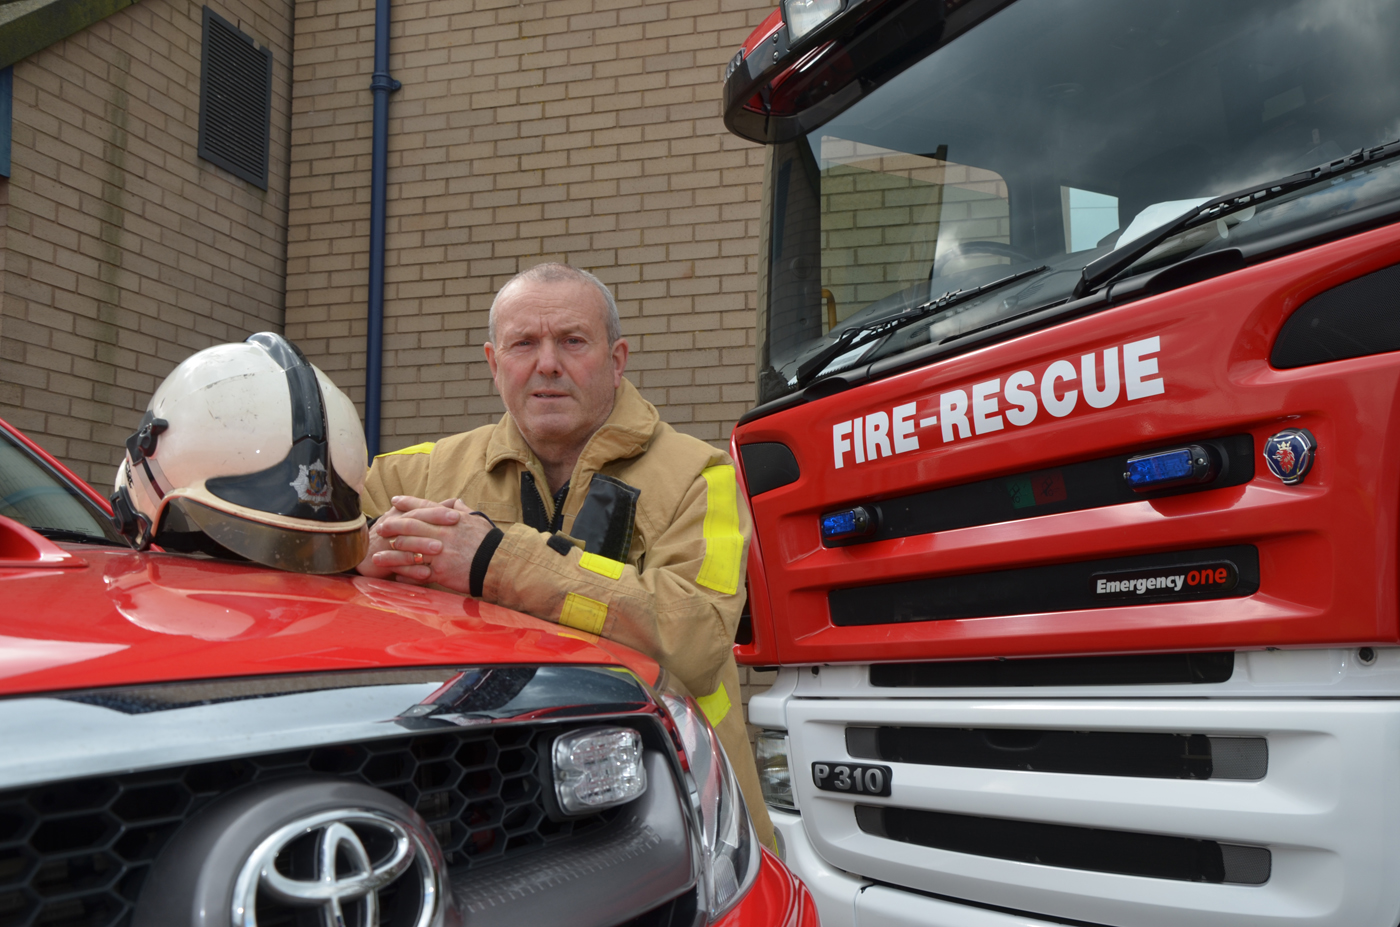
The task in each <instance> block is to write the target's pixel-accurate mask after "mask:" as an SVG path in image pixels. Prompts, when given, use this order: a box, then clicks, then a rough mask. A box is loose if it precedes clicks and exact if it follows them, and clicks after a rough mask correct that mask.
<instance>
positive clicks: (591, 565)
mask: <svg viewBox="0 0 1400 927" xmlns="http://www.w3.org/2000/svg"><path fill="white" fill-rule="evenodd" d="M578 565H579V566H581V567H583V568H584V569H585V570H588V571H590V572H592V573H597V574H598V575H599V576H606V577H607V578H608V579H621V578H622V561H620V560H609V559H608V558H607V557H600V556H598V555H597V554H590V553H584V555H583V556H581V557H579V558H578Z"/></svg>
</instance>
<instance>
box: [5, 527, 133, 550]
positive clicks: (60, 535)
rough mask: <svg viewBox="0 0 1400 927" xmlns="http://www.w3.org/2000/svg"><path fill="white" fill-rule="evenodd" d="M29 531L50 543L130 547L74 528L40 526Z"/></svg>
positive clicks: (121, 542)
mask: <svg viewBox="0 0 1400 927" xmlns="http://www.w3.org/2000/svg"><path fill="white" fill-rule="evenodd" d="M29 530H30V531H33V532H34V533H35V534H37V535H39V536H41V537H44V538H47V539H49V540H50V541H67V542H68V543H70V544H103V545H106V546H109V547H127V546H128V545H127V544H126V543H125V542H123V541H114V540H112V539H111V538H109V537H103V536H102V535H100V534H88V533H87V532H86V531H74V530H73V529H72V528H46V527H43V526H39V527H33V528H30V529H29Z"/></svg>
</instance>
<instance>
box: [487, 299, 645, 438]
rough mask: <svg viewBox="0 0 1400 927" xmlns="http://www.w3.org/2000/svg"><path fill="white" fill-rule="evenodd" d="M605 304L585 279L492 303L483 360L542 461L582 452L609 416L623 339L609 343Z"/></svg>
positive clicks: (622, 359) (619, 373)
mask: <svg viewBox="0 0 1400 927" xmlns="http://www.w3.org/2000/svg"><path fill="white" fill-rule="evenodd" d="M606 313H607V306H606V304H605V303H604V301H603V297H602V295H601V294H600V293H599V292H598V291H597V289H595V288H594V287H593V286H592V285H590V284H589V283H587V282H586V281H581V280H580V281H573V280H564V281H559V282H555V283H536V282H533V281H529V280H523V281H520V282H518V283H515V284H514V285H512V286H511V287H510V288H509V289H508V290H506V292H505V293H504V294H503V295H502V296H501V298H500V301H499V302H498V303H497V304H496V341H495V343H490V342H488V343H487V344H486V362H487V364H488V365H489V366H490V367H491V377H492V379H493V380H494V381H495V383H496V389H497V390H498V391H499V392H500V394H501V398H502V399H503V400H505V404H506V409H507V410H509V411H510V414H511V417H512V418H514V419H515V422H516V425H517V426H518V427H519V428H520V432H521V434H522V435H524V436H525V440H526V441H527V442H529V444H530V446H531V447H532V448H533V449H534V450H535V453H536V454H539V455H540V456H541V458H544V457H545V456H546V455H547V454H550V453H552V452H553V451H554V450H555V449H557V448H576V449H581V448H582V447H583V445H584V444H585V443H586V442H587V441H588V439H589V438H590V437H591V436H592V435H593V432H595V431H597V430H598V428H599V426H601V425H602V424H603V422H605V421H607V418H608V415H609V414H611V413H612V407H613V390H615V389H617V387H618V384H620V383H621V382H622V371H623V368H624V367H626V366H627V342H626V341H622V340H619V341H618V342H617V344H609V343H608V328H607V322H606Z"/></svg>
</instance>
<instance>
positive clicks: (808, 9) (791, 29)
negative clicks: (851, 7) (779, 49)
mask: <svg viewBox="0 0 1400 927" xmlns="http://www.w3.org/2000/svg"><path fill="white" fill-rule="evenodd" d="M843 2H844V0H784V3H783V4H782V6H783V22H785V23H787V27H788V34H789V35H791V36H792V41H794V42H796V41H797V40H798V39H800V38H802V37H803V36H804V35H806V34H807V33H809V32H811V31H812V30H813V29H815V28H817V27H818V26H820V25H822V24H823V23H825V22H826V21H827V20H828V19H830V18H831V17H833V16H835V15H836V14H837V13H839V12H841V7H842V5H843Z"/></svg>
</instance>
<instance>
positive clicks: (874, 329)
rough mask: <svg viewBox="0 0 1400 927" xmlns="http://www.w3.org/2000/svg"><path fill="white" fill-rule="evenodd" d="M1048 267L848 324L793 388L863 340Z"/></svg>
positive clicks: (802, 368)
mask: <svg viewBox="0 0 1400 927" xmlns="http://www.w3.org/2000/svg"><path fill="white" fill-rule="evenodd" d="M1044 269H1045V265H1044V264H1042V265H1040V266H1039V267H1032V268H1031V269H1030V270H1022V271H1018V272H1016V273H1014V274H1007V275H1006V276H1005V277H1002V278H1000V279H998V280H993V281H992V282H991V283H984V284H982V285H981V286H975V287H972V288H971V289H969V290H950V291H948V292H947V293H944V294H943V295H942V296H939V297H937V298H936V299H930V300H928V301H927V302H922V303H919V304H918V305H917V306H910V307H909V308H907V309H901V310H900V311H899V312H894V313H891V314H889V315H887V316H883V317H881V318H878V319H876V320H875V321H873V322H867V323H866V324H864V325H858V326H856V327H855V328H848V329H846V330H845V331H843V332H842V333H841V334H840V336H839V337H838V338H837V339H836V340H835V341H833V342H832V343H831V344H829V345H827V346H826V347H825V348H823V349H822V350H820V351H818V352H817V353H816V354H814V355H813V356H812V357H810V358H808V359H807V360H806V361H804V362H803V364H802V366H800V367H798V368H797V377H796V379H794V380H793V388H794V389H801V388H802V387H804V386H806V385H807V384H808V383H811V382H812V381H813V380H815V379H816V378H817V377H818V376H820V375H821V373H822V371H824V370H825V369H826V368H827V365H828V364H830V363H831V362H832V361H833V360H835V359H836V358H838V357H840V356H841V355H842V354H845V353H846V352H847V351H851V350H854V349H855V348H858V347H860V346H861V345H863V344H869V343H870V342H872V341H875V340H876V339H878V338H883V337H885V336H886V335H888V334H891V333H892V332H896V331H898V330H899V329H901V328H904V327H905V326H908V325H912V324H914V323H915V322H917V321H919V320H920V319H926V318H928V317H929V316H931V315H934V314H935V313H938V312H942V311H943V310H944V309H948V308H950V307H952V306H956V305H957V304H958V303H964V302H967V301H968V300H969V299H972V298H974V297H977V296H981V295H983V294H985V293H990V292H991V291H992V290H999V289H1001V288H1002V287H1004V286H1006V285H1008V284H1011V283H1015V282H1016V281H1017V280H1022V279H1024V278H1026V277H1030V276H1033V275H1034V274H1038V273H1040V272H1041V271H1042V270H1044Z"/></svg>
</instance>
